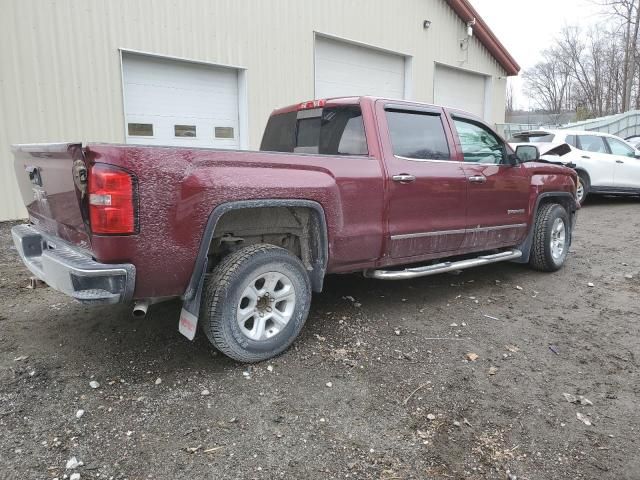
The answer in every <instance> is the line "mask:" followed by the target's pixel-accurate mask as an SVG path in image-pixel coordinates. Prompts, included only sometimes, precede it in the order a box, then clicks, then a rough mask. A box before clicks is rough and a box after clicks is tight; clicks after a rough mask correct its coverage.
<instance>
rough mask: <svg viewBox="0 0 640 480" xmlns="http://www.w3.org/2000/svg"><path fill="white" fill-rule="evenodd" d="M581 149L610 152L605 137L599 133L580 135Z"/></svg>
mask: <svg viewBox="0 0 640 480" xmlns="http://www.w3.org/2000/svg"><path fill="white" fill-rule="evenodd" d="M578 140H579V141H580V150H584V151H586V152H594V153H609V152H608V151H607V147H606V145H605V144H604V139H603V138H602V137H598V136H597V135H578Z"/></svg>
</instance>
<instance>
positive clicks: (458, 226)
mask: <svg viewBox="0 0 640 480" xmlns="http://www.w3.org/2000/svg"><path fill="white" fill-rule="evenodd" d="M520 148H522V150H523V151H522V152H520V157H519V156H518V151H519V150H518V151H516V152H514V151H513V150H511V148H510V147H509V145H508V144H506V142H505V141H504V140H503V139H502V138H500V136H499V135H497V134H496V133H495V132H494V131H493V130H492V129H491V128H490V127H489V126H487V125H486V124H485V123H483V122H482V121H481V120H480V119H478V118H475V117H473V116H471V115H469V114H467V113H464V112H462V111H457V110H451V109H447V108H442V107H438V106H433V105H426V104H421V103H414V102H408V101H400V100H388V99H382V98H372V97H352V98H335V99H327V100H313V101H309V102H304V103H301V104H298V105H293V106H290V107H286V108H282V109H279V110H276V111H274V112H273V114H272V115H271V117H270V119H269V121H268V124H267V127H266V130H265V133H264V137H263V140H262V145H261V151H260V152H255V151H230V150H215V149H201V148H181V147H159V146H138V145H111V144H88V145H85V146H83V145H82V144H79V143H64V144H31V145H15V146H14V147H13V150H14V155H15V167H16V174H17V178H18V182H19V184H20V190H21V193H22V196H23V197H24V201H25V204H26V206H27V209H28V212H29V223H28V224H25V225H19V226H16V227H14V228H13V230H12V234H13V238H14V242H15V245H16V248H17V250H18V252H19V254H20V256H21V257H22V259H23V261H24V263H25V264H26V266H27V267H28V268H29V270H31V272H33V274H34V275H35V276H37V277H39V278H40V279H42V280H44V281H45V282H46V283H48V284H49V285H50V286H51V287H53V288H55V289H57V290H59V291H61V292H64V293H66V294H68V295H70V296H72V297H73V298H75V299H77V300H79V301H80V302H84V303H116V302H135V304H134V314H138V315H143V314H144V313H145V312H146V309H147V307H148V306H149V305H150V304H152V303H155V302H159V301H163V300H166V299H171V298H177V297H179V298H181V300H182V302H183V308H182V311H181V314H180V319H179V321H178V326H179V330H180V332H182V333H183V334H184V335H185V336H187V337H188V338H189V339H193V337H194V335H195V334H196V329H197V326H198V324H200V327H201V328H202V330H203V331H204V333H205V334H206V335H207V337H208V338H209V340H210V341H211V343H212V344H213V345H214V346H215V347H216V348H217V349H219V350H220V351H222V352H223V353H225V354H226V355H228V356H230V357H232V358H234V359H237V360H239V361H244V362H254V361H261V360H264V359H267V358H269V357H272V356H274V355H277V354H279V353H280V352H282V351H284V350H285V349H286V348H287V347H288V346H289V345H290V344H291V343H292V342H293V341H294V339H295V338H296V336H297V335H298V334H299V332H300V330H301V329H302V326H303V324H304V322H305V319H306V317H307V314H308V312H309V304H310V301H311V295H312V292H314V291H315V292H320V291H321V290H322V284H323V280H324V277H325V275H327V274H335V273H348V272H363V273H364V275H365V276H366V277H371V278H376V279H381V280H399V279H408V278H416V277H421V276H426V275H433V274H437V273H441V272H447V271H452V270H459V269H464V268H468V267H474V266H478V265H485V264H489V263H493V262H501V261H514V262H520V263H528V264H530V265H531V266H532V267H533V268H535V269H538V270H543V271H555V270H558V269H559V268H561V267H562V265H563V263H564V262H565V259H566V257H567V252H568V249H569V245H570V243H571V234H572V231H573V227H574V224H575V217H576V209H577V208H578V207H577V204H576V200H575V195H576V173H575V172H574V171H573V170H571V169H569V168H565V167H563V166H560V165H554V164H551V163H544V162H543V161H540V159H539V155H538V151H537V150H536V147H535V146H534V145H523V146H521V147H518V149H520ZM525 150H526V151H525Z"/></svg>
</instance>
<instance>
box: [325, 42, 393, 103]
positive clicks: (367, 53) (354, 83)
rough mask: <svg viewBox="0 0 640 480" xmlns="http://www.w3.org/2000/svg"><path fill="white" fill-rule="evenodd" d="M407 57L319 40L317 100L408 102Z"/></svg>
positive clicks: (344, 43)
mask: <svg viewBox="0 0 640 480" xmlns="http://www.w3.org/2000/svg"><path fill="white" fill-rule="evenodd" d="M404 62H405V59H404V56H402V55H397V54H394V53H387V52H383V51H380V50H375V49H373V48H367V47H361V46H359V45H354V44H351V43H346V42H341V41H338V40H332V39H329V38H324V37H316V43H315V96H316V98H329V97H341V96H351V95H373V96H378V97H388V98H404Z"/></svg>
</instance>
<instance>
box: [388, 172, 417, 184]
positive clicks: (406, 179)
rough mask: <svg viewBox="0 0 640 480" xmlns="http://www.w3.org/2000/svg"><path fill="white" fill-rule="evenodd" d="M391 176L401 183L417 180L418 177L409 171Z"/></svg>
mask: <svg viewBox="0 0 640 480" xmlns="http://www.w3.org/2000/svg"><path fill="white" fill-rule="evenodd" d="M391 178H392V179H393V181H394V182H399V183H411V182H415V181H416V177H415V176H414V175H410V174H408V173H401V174H399V175H394V176H393V177H391Z"/></svg>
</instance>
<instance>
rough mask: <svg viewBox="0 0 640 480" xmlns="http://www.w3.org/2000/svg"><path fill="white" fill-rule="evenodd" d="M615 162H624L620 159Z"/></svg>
mask: <svg viewBox="0 0 640 480" xmlns="http://www.w3.org/2000/svg"><path fill="white" fill-rule="evenodd" d="M616 163H624V162H623V161H622V160H616Z"/></svg>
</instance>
